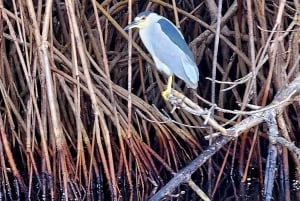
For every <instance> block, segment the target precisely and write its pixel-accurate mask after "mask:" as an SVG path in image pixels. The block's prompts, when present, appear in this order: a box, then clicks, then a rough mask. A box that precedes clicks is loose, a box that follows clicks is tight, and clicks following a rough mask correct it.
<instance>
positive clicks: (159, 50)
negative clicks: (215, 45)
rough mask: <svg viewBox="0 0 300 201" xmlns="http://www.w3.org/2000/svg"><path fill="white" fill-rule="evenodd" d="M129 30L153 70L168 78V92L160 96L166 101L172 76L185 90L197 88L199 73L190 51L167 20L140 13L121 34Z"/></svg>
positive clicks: (154, 15)
mask: <svg viewBox="0 0 300 201" xmlns="http://www.w3.org/2000/svg"><path fill="white" fill-rule="evenodd" d="M132 28H138V29H139V36H140V38H141V40H142V42H143V44H144V46H145V47H146V49H147V50H148V52H149V53H150V54H151V57H152V59H153V60H154V63H155V66H156V68H157V69H158V70H159V71H160V72H162V73H163V74H165V75H166V76H167V77H168V83H167V88H166V89H165V90H164V91H163V92H162V97H163V98H164V99H165V100H168V97H169V95H170V94H171V91H172V83H173V75H175V76H176V77H178V78H180V79H181V80H183V81H184V82H185V84H186V86H187V87H188V88H193V89H196V88H197V87H198V81H199V70H198V67H197V65H196V63H195V59H194V56H193V54H192V51H191V50H190V48H189V46H188V44H187V43H186V41H185V39H184V37H183V35H182V33H181V32H180V30H179V29H178V28H177V27H176V26H175V25H174V24H173V23H172V22H171V21H170V20H168V19H167V18H165V17H163V16H161V15H158V14H157V13H155V12H152V11H143V12H141V13H139V14H138V15H137V16H136V17H135V18H134V20H133V22H132V23H130V24H128V25H127V26H126V27H125V28H124V30H125V31H126V30H129V29H132Z"/></svg>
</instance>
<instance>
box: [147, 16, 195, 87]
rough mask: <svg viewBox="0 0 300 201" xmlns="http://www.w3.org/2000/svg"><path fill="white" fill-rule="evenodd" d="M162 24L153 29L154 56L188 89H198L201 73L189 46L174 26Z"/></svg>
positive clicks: (156, 24) (154, 26) (157, 24)
mask: <svg viewBox="0 0 300 201" xmlns="http://www.w3.org/2000/svg"><path fill="white" fill-rule="evenodd" d="M161 22H162V21H161ZM161 22H160V23H155V24H154V25H153V26H152V27H151V32H152V36H153V37H152V39H153V40H155V43H154V44H153V46H152V48H153V52H154V54H155V55H156V57H157V58H159V60H160V62H162V63H164V64H165V65H167V66H168V67H169V68H171V70H172V72H173V73H174V74H175V75H176V76H177V77H179V78H180V79H182V80H184V81H185V82H186V84H187V85H188V87H191V88H197V85H198V79H199V71H198V67H197V65H196V64H195V62H194V58H193V55H192V53H191V51H190V49H189V47H188V45H187V44H186V42H185V41H184V39H183V37H182V35H181V33H180V32H179V31H178V30H177V29H176V28H175V27H174V25H172V24H169V23H167V24H166V21H164V22H163V23H161ZM162 25H164V26H163V27H162ZM165 25H166V26H165ZM162 30H164V31H162ZM163 33H166V34H163Z"/></svg>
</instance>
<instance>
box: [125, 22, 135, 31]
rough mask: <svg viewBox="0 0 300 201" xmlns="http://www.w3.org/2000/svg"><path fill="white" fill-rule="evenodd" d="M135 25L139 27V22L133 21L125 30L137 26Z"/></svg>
mask: <svg viewBox="0 0 300 201" xmlns="http://www.w3.org/2000/svg"><path fill="white" fill-rule="evenodd" d="M135 27H137V22H135V21H133V22H131V23H130V24H128V25H127V26H126V27H125V28H124V31H127V30H129V29H132V28H135Z"/></svg>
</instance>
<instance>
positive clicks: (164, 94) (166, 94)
mask: <svg viewBox="0 0 300 201" xmlns="http://www.w3.org/2000/svg"><path fill="white" fill-rule="evenodd" d="M171 92H172V89H171V88H167V89H166V90H164V91H163V92H162V93H161V96H162V97H163V98H164V100H166V101H167V100H169V95H170V94H171Z"/></svg>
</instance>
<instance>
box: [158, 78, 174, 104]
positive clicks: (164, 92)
mask: <svg viewBox="0 0 300 201" xmlns="http://www.w3.org/2000/svg"><path fill="white" fill-rule="evenodd" d="M172 82H173V75H170V76H169V77H168V84H167V89H166V90H164V91H163V92H162V93H161V95H162V97H163V98H164V99H165V100H168V96H169V95H170V93H171V91H172Z"/></svg>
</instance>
